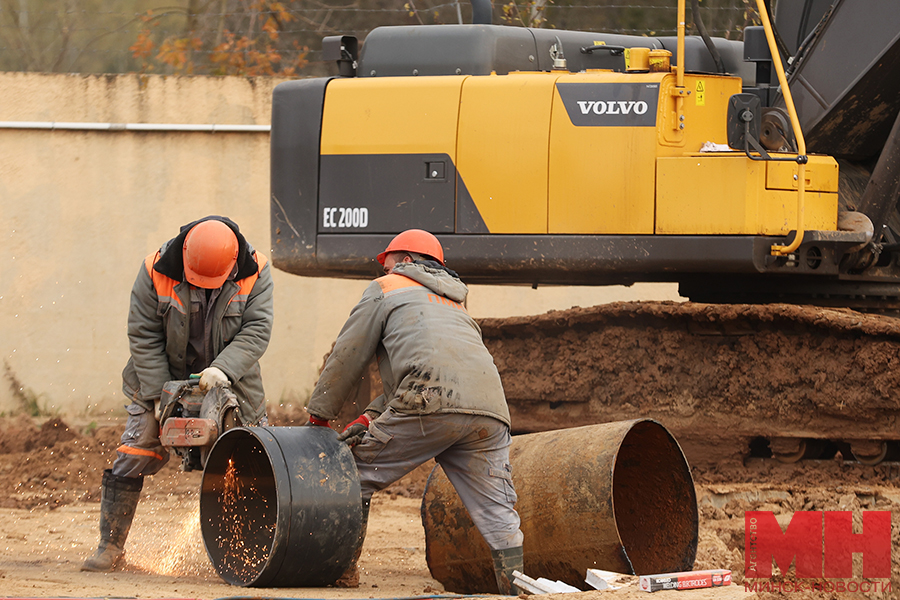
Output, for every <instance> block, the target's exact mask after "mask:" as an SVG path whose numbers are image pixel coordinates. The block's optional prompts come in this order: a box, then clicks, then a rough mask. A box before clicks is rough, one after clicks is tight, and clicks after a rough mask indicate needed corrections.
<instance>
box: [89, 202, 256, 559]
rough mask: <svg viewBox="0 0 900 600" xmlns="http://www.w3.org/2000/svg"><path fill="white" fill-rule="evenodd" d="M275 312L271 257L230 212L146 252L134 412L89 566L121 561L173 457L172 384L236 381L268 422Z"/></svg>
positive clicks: (109, 479)
mask: <svg viewBox="0 0 900 600" xmlns="http://www.w3.org/2000/svg"><path fill="white" fill-rule="evenodd" d="M223 307H224V308H223ZM272 314H273V309H272V275H271V272H270V267H269V265H268V261H267V259H266V257H265V256H263V255H262V254H261V253H259V252H257V251H255V250H254V249H253V247H252V246H251V245H250V244H249V243H248V242H247V240H246V239H244V236H243V235H242V234H241V232H240V229H239V228H238V226H237V224H235V223H234V222H233V221H231V220H230V219H227V218H225V217H217V216H209V217H205V218H203V219H200V220H198V221H194V222H192V223H188V224H187V225H185V226H183V227H182V228H181V231H180V233H179V234H178V235H177V236H175V237H174V238H172V239H171V240H169V241H168V242H166V243H165V244H163V245H162V247H161V248H160V249H159V250H158V251H155V252H153V253H151V254H150V255H149V256H148V257H147V258H146V259H144V261H143V263H142V264H141V266H140V269H139V270H138V275H137V279H136V280H135V282H134V286H133V287H132V290H131V306H130V310H129V313H128V343H129V347H130V350H131V358H129V360H128V364H126V365H125V370H124V371H123V372H122V380H123V382H122V390H123V391H124V392H125V395H126V396H128V398H129V399H130V400H131V404H130V405H128V406H126V410H127V411H128V421H127V423H126V426H125V433H124V434H123V435H122V441H121V445H120V446H119V448H118V449H117V457H116V460H115V462H114V463H113V466H112V468H111V469H107V470H106V471H104V473H103V482H102V488H101V496H100V498H101V499H100V544H99V546H98V548H97V551H96V552H95V553H94V554H93V555H92V556H91V557H89V558H88V559H87V560H86V561H85V562H84V564H83V565H82V567H81V570H82V571H110V570H112V569H114V568H115V567H116V566H117V565H118V564H119V563H120V562H121V559H122V557H123V556H124V553H125V540H126V538H127V536H128V531H129V529H130V527H131V522H132V520H133V518H134V511H135V508H136V507H137V503H138V500H139V498H140V494H141V488H142V487H143V482H144V477H145V476H147V475H153V474H154V473H156V472H158V471H159V470H160V469H161V468H162V467H163V465H165V464H166V462H167V461H168V459H169V453H168V451H167V450H166V449H165V448H163V446H162V444H161V443H160V440H159V422H158V420H157V419H158V417H157V415H156V414H155V410H154V408H155V404H156V403H157V402H158V401H159V398H160V393H161V391H162V388H163V384H165V383H166V382H168V381H178V380H186V379H188V378H189V377H190V375H191V374H194V373H199V374H200V382H199V385H200V388H201V390H204V391H206V390H209V389H211V388H213V387H216V386H230V387H231V389H232V391H233V392H234V395H235V396H236V397H237V400H238V409H237V414H236V415H235V417H236V419H237V422H238V423H239V424H241V425H265V424H266V405H265V393H264V391H263V386H262V379H261V376H260V371H259V359H260V357H261V356H262V355H263V352H265V350H266V347H267V346H268V343H269V337H270V335H271V332H272Z"/></svg>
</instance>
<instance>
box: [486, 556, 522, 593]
mask: <svg viewBox="0 0 900 600" xmlns="http://www.w3.org/2000/svg"><path fill="white" fill-rule="evenodd" d="M491 558H493V559H494V575H495V576H496V577H497V590H498V591H499V592H500V593H501V594H503V595H504V596H517V595H518V594H519V588H518V587H516V586H515V585H513V579H514V577H513V571H518V572H519V573H521V572H522V569H523V560H524V559H523V556H522V546H516V547H515V548H505V549H503V550H491Z"/></svg>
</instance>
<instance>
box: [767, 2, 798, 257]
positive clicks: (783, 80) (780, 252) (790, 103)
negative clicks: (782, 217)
mask: <svg viewBox="0 0 900 600" xmlns="http://www.w3.org/2000/svg"><path fill="white" fill-rule="evenodd" d="M756 7H757V10H758V11H759V16H760V18H761V19H762V23H763V28H764V29H765V31H766V41H767V42H768V43H769V53H771V55H772V63H773V64H774V65H775V72H776V73H778V85H780V86H781V94H782V95H783V96H784V103H785V104H786V105H787V111H788V115H789V116H790V119H791V127H792V128H793V129H794V137H795V138H797V152H798V155H799V156H804V157H805V156H806V140H804V139H803V132H802V131H801V130H800V119H799V118H797V109H796V108H794V98H793V97H792V96H791V88H790V87H788V84H787V77H786V76H785V74H784V66H782V64H781V54H779V52H778V46H777V45H776V44H775V35H774V34H773V33H772V23H771V22H770V21H769V14H768V13H767V12H766V5H765V4H764V1H763V0H756ZM797 178H798V179H797V234H796V235H795V236H794V241H793V242H791V243H790V244H789V245H787V246H782V245H779V244H774V245H773V246H772V254H773V255H775V256H784V255H786V254H791V253H792V252H794V251H795V250H796V249H797V248H799V247H800V242H802V241H803V234H804V230H803V213H804V210H805V205H804V196H803V193H804V191H805V188H806V165H805V163H803V162H798V164H797Z"/></svg>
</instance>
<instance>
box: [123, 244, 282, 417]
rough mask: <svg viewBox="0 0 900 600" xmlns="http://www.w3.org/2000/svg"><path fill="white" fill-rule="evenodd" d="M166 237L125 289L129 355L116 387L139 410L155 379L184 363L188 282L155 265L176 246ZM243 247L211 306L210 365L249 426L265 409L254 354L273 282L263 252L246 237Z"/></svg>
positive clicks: (172, 376)
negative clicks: (226, 385)
mask: <svg viewBox="0 0 900 600" xmlns="http://www.w3.org/2000/svg"><path fill="white" fill-rule="evenodd" d="M239 239H240V240H241V241H242V242H243V239H242V238H239ZM174 241H175V240H172V241H170V242H169V243H167V244H166V245H165V246H163V248H162V249H160V251H159V252H155V253H154V254H151V255H150V256H148V257H147V258H146V259H145V261H144V264H143V265H141V268H140V271H139V272H138V275H137V279H136V280H135V282H134V286H133V288H132V290H131V305H130V310H129V312H128V344H129V347H130V349H131V358H129V360H128V363H127V364H126V365H125V369H124V371H123V372H122V391H123V392H124V393H125V395H126V396H128V397H129V398H131V399H132V400H133V401H134V402H135V403H136V404H139V405H140V406H143V407H144V408H145V409H147V410H153V402H154V400H156V399H158V398H159V395H160V392H161V391H162V386H163V384H164V383H166V382H167V381H172V380H178V379H183V378H184V372H185V369H186V358H187V346H188V340H189V338H190V325H189V317H190V311H191V285H190V284H189V283H188V282H187V281H181V280H180V279H179V280H176V279H173V278H171V277H169V276H167V275H164V274H163V273H161V272H159V271H158V270H157V269H156V268H155V267H156V265H157V264H158V262H159V261H160V257H161V255H165V253H166V250H167V249H168V248H170V247H171V248H172V250H173V251H174V252H177V253H178V254H179V255H180V254H181V246H180V245H179V244H174V243H172V242H174ZM244 243H246V242H244ZM243 249H244V250H246V252H243V251H242V252H241V254H240V256H241V258H242V259H243V265H242V264H241V263H240V262H239V265H238V266H239V269H238V276H239V277H240V279H235V280H233V281H232V280H229V281H226V282H225V283H224V284H223V285H222V289H221V292H220V294H219V297H218V298H217V300H216V304H215V307H214V311H215V312H214V317H213V323H212V340H211V341H212V349H213V354H214V355H215V358H214V359H213V361H212V363H210V366H212V367H218V368H219V369H221V370H222V371H223V372H224V373H225V375H227V376H228V379H229V380H230V381H231V388H232V390H233V391H234V393H235V395H236V396H237V399H238V403H239V405H240V409H239V411H240V417H241V422H242V423H243V424H245V425H254V424H256V423H258V422H259V420H260V419H261V418H262V417H263V416H265V414H266V406H265V391H264V390H263V385H262V377H261V374H260V369H259V359H260V357H261V356H262V355H263V353H264V352H265V350H266V347H267V346H268V344H269V338H270V336H271V333H272V318H273V285H272V275H271V272H270V267H269V265H268V261H267V259H266V257H265V256H263V255H262V254H260V253H258V252H255V251H253V249H252V248H251V247H249V244H247V245H246V246H244V247H243ZM244 273H248V274H247V275H246V276H244V275H243V274H244Z"/></svg>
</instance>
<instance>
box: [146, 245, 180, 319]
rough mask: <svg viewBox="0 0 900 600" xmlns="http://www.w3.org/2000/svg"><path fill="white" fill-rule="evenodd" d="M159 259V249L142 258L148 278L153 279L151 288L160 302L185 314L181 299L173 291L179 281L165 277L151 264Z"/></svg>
mask: <svg viewBox="0 0 900 600" xmlns="http://www.w3.org/2000/svg"><path fill="white" fill-rule="evenodd" d="M158 260H159V250H157V251H156V252H154V253H153V254H150V255H149V256H147V258H145V259H144V266H145V267H146V268H147V273H148V274H149V275H150V278H151V279H152V280H153V289H155V290H156V295H157V296H158V297H159V303H160V304H166V303H168V304H171V305H172V307H173V308H174V309H175V310H177V311H178V312H180V313H181V314H185V309H184V305H183V304H182V303H181V299H180V298H179V297H178V294H176V293H175V286H176V285H178V284H179V283H181V282H179V281H175V280H174V279H172V278H171V277H166V276H165V275H163V274H162V273H160V272H159V271H157V270H155V269H154V268H153V265H155V264H156V261H158Z"/></svg>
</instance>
